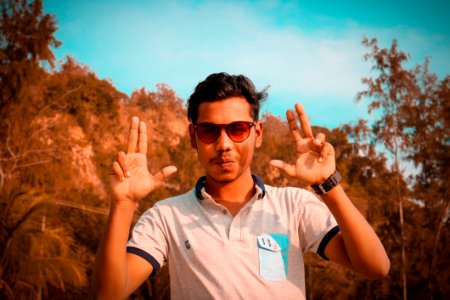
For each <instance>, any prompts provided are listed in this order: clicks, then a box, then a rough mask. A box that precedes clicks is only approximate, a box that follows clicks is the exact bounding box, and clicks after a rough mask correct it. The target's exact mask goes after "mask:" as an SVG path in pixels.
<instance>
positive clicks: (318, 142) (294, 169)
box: [270, 103, 336, 185]
mask: <svg viewBox="0 0 450 300" xmlns="http://www.w3.org/2000/svg"><path fill="white" fill-rule="evenodd" d="M295 110H296V112H297V115H298V118H299V119H300V124H301V127H302V129H303V133H304V135H305V136H304V137H303V136H302V134H301V133H300V130H299V127H298V125H297V120H296V118H295V114H294V112H293V111H292V110H288V111H287V113H286V117H287V120H288V123H289V129H290V131H291V133H292V137H293V138H294V142H295V148H296V149H295V150H296V152H297V160H296V162H295V163H294V164H289V163H286V162H284V161H281V160H272V161H270V164H271V165H272V166H274V167H276V168H279V169H281V170H283V171H284V172H285V173H286V174H287V175H288V176H290V177H293V178H296V179H298V180H301V181H303V182H306V183H308V184H310V185H313V184H320V183H322V182H324V181H325V180H326V179H327V178H328V177H330V175H331V174H333V172H334V171H335V169H336V163H335V157H334V148H333V146H331V144H330V143H326V142H325V135H324V134H323V133H319V134H317V136H316V137H314V135H313V133H312V130H311V125H310V124H309V120H308V116H307V115H306V113H305V110H304V109H303V106H302V105H301V104H300V103H297V104H296V105H295Z"/></svg>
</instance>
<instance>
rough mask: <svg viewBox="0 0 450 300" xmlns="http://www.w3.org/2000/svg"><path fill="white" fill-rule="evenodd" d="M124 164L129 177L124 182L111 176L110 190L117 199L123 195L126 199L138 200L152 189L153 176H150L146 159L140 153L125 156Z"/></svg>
mask: <svg viewBox="0 0 450 300" xmlns="http://www.w3.org/2000/svg"><path fill="white" fill-rule="evenodd" d="M126 163H127V166H128V170H129V171H130V173H131V176H130V177H127V178H125V179H124V180H120V179H118V178H117V176H113V178H112V189H113V193H114V196H116V198H117V197H118V196H123V195H125V196H126V198H128V199H140V198H142V197H144V196H145V195H147V194H148V193H150V192H151V191H152V190H153V189H154V188H153V185H154V182H153V178H152V177H153V176H151V174H150V172H149V171H148V168H147V158H146V156H145V154H142V153H131V154H127V158H126Z"/></svg>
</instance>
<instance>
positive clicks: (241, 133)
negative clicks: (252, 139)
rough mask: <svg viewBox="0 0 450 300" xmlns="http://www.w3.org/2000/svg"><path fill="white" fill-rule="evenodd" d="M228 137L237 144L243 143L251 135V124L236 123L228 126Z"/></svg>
mask: <svg viewBox="0 0 450 300" xmlns="http://www.w3.org/2000/svg"><path fill="white" fill-rule="evenodd" d="M226 130H227V134H228V136H229V137H230V138H231V139H232V140H233V141H235V142H243V141H244V140H246V139H247V138H248V136H249V134H250V124H249V123H245V122H234V123H231V124H229V125H228V126H227V129H226Z"/></svg>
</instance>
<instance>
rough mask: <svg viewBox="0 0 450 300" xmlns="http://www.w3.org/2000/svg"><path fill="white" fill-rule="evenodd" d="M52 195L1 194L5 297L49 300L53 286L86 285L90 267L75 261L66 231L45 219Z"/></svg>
mask: <svg viewBox="0 0 450 300" xmlns="http://www.w3.org/2000/svg"><path fill="white" fill-rule="evenodd" d="M51 209H52V201H51V199H50V198H49V196H48V195H45V194H42V193H41V192H39V191H37V190H36V189H33V188H30V187H26V186H22V187H17V186H8V187H7V188H5V189H3V190H2V191H1V193H0V211H1V216H0V222H1V232H0V258H1V259H0V274H1V277H0V298H2V299H4V298H6V299H30V298H34V299H41V298H42V297H45V298H48V297H49V295H48V290H49V287H50V286H53V287H55V288H57V289H61V290H64V289H65V288H66V286H67V285H73V286H77V287H79V286H83V285H85V284H86V280H87V278H86V272H85V266H83V265H82V264H81V263H80V262H79V261H77V260H74V259H73V258H72V256H73V250H72V249H71V248H73V245H72V244H73V243H72V241H71V238H70V237H69V236H68V234H67V232H65V231H64V229H63V228H61V227H57V226H55V224H52V222H51V220H49V219H47V218H46V215H47V213H48V212H49V211H50V210H51Z"/></svg>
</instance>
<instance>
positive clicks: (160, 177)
mask: <svg viewBox="0 0 450 300" xmlns="http://www.w3.org/2000/svg"><path fill="white" fill-rule="evenodd" d="M176 171H177V167H175V166H168V167H164V168H162V169H161V171H159V172H158V173H156V174H155V175H154V176H153V179H154V180H155V182H156V184H157V185H159V184H161V182H163V181H164V179H166V178H167V177H169V176H170V175H172V174H173V173H175V172H176Z"/></svg>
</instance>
